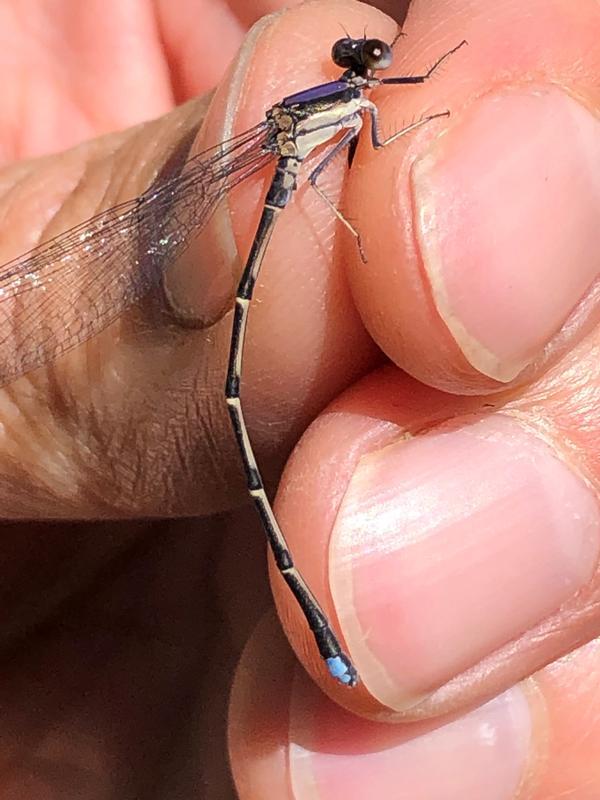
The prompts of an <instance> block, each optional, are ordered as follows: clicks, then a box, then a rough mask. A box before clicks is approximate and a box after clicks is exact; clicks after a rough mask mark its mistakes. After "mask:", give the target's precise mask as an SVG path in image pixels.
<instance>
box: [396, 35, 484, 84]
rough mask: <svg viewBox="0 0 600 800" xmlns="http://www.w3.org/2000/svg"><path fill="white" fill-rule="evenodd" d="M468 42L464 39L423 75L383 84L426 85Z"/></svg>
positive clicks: (408, 76)
mask: <svg viewBox="0 0 600 800" xmlns="http://www.w3.org/2000/svg"><path fill="white" fill-rule="evenodd" d="M467 44H468V42H467V40H466V39H463V40H462V42H460V44H457V45H456V47H453V48H452V50H448V52H447V53H444V55H443V56H440V57H439V58H438V60H437V61H436V62H435V63H434V64H432V65H431V67H429V69H428V70H427V72H425V73H423V75H405V76H404V77H399V78H383V79H382V80H381V83H384V84H405V85H406V84H412V83H425V81H427V80H429V78H431V76H432V75H433V73H434V72H435V71H436V69H438V67H439V66H441V65H442V64H443V63H444V61H446V59H447V58H450V56H453V55H454V53H456V51H457V50H460V48H461V47H464V46H465V45H467Z"/></svg>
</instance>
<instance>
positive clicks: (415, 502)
mask: <svg viewBox="0 0 600 800" xmlns="http://www.w3.org/2000/svg"><path fill="white" fill-rule="evenodd" d="M599 549H600V509H599V506H598V503H597V501H596V498H595V496H594V494H593V492H592V491H591V490H590V489H589V488H588V486H587V485H586V484H585V482H584V481H583V480H582V479H581V478H580V477H579V476H578V475H576V474H575V473H574V472H573V471H571V470H570V469H569V467H568V466H567V465H566V463H565V462H564V461H563V460H561V459H560V458H559V457H558V456H557V455H556V453H555V452H554V450H552V448H551V447H550V446H549V445H548V444H546V443H545V442H544V441H543V440H542V439H540V438H538V437H537V436H535V435H534V434H533V433H531V432H529V431H528V430H526V429H525V428H524V427H523V426H522V425H521V424H520V423H518V422H517V421H516V420H514V419H512V418H510V417H508V416H495V417H488V418H485V419H481V420H479V421H475V422H470V423H466V424H464V426H463V427H461V428H454V429H452V430H448V429H447V430H441V431H436V432H431V433H429V434H426V435H422V436H419V437H416V438H414V439H412V440H408V441H407V440H401V441H398V442H397V443H394V444H392V445H389V446H388V447H386V448H384V449H382V450H380V451H377V452H374V453H371V454H368V455H365V456H363V458H362V459H361V460H360V462H359V463H358V466H357V468H356V471H355V472H354V474H353V476H352V478H351V480H350V483H349V485H348V488H347V491H346V494H345V495H344V499H343V501H342V503H341V506H340V509H339V512H338V515H337V518H336V523H335V526H334V529H333V531H332V537H331V542H330V553H329V573H330V574H329V581H330V586H331V591H332V596H333V599H334V602H335V607H336V611H337V615H338V618H339V620H340V625H341V628H342V631H343V634H344V637H345V639H346V643H347V645H348V648H349V652H350V654H351V655H352V657H353V660H354V662H355V664H356V666H357V668H358V671H359V673H360V674H361V677H362V680H363V682H364V684H365V686H366V688H367V689H368V690H369V691H370V692H371V693H372V694H373V695H374V697H376V698H378V699H379V700H380V701H381V702H382V703H384V704H385V705H387V706H389V707H390V708H393V709H396V710H403V709H405V708H408V707H410V706H413V705H415V704H416V703H418V702H419V701H420V700H422V699H423V698H424V697H426V696H427V695H428V694H430V693H431V692H432V691H433V690H435V689H437V688H439V687H441V686H443V685H444V684H445V683H446V682H447V681H448V680H450V679H451V678H453V677H455V676H457V675H459V674H460V673H461V672H463V671H464V670H465V669H467V668H468V667H472V666H474V665H476V664H477V663H478V662H479V661H481V659H482V658H484V657H485V656H487V655H489V654H491V653H493V652H494V651H496V650H497V649H498V648H500V647H502V646H503V645H505V644H507V643H508V642H510V641H512V640H514V639H516V638H518V637H519V636H520V635H522V634H523V633H524V632H526V631H528V630H530V629H532V628H533V627H535V626H536V625H537V624H539V623H541V622H542V621H543V620H544V619H546V617H548V616H549V615H550V614H552V613H553V612H555V611H556V610H558V608H559V607H560V605H561V604H562V603H563V602H564V601H565V600H567V599H568V598H570V597H571V596H572V595H573V594H574V593H575V592H576V591H577V590H578V589H579V588H580V587H581V586H583V585H584V584H586V583H587V582H588V581H589V580H590V579H591V577H592V575H593V574H594V572H595V570H596V563H597V560H598V554H599Z"/></svg>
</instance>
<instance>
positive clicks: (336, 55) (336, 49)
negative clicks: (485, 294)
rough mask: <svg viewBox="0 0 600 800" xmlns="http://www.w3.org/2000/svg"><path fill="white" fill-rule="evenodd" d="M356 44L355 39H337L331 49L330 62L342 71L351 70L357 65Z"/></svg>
mask: <svg viewBox="0 0 600 800" xmlns="http://www.w3.org/2000/svg"><path fill="white" fill-rule="evenodd" d="M356 51H357V42H356V39H350V38H349V37H345V38H344V39H338V40H337V42H336V43H335V44H334V45H333V47H332V48H331V60H332V61H333V63H334V64H337V65H338V67H342V69H351V68H353V67H355V66H356V63H357V52H356Z"/></svg>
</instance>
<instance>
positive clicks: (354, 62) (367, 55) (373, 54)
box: [331, 36, 392, 75]
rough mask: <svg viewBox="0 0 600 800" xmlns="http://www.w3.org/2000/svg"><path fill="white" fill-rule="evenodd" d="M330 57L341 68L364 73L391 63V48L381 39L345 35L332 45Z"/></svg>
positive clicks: (386, 66)
mask: <svg viewBox="0 0 600 800" xmlns="http://www.w3.org/2000/svg"><path fill="white" fill-rule="evenodd" d="M331 58H332V59H333V62H334V64H337V65H338V67H342V69H350V70H352V72H354V73H356V74H357V75H365V74H366V73H367V72H373V71H375V70H379V69H387V68H388V67H389V66H390V64H391V63H392V48H391V47H390V46H389V44H386V43H385V42H383V41H381V39H365V38H363V39H351V38H350V37H349V36H346V37H345V38H343V39H338V41H337V42H336V43H335V44H334V45H333V47H332V48H331Z"/></svg>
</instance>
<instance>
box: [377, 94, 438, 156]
mask: <svg viewBox="0 0 600 800" xmlns="http://www.w3.org/2000/svg"><path fill="white" fill-rule="evenodd" d="M364 107H365V109H367V110H368V111H369V113H370V114H371V142H372V144H373V147H374V148H375V149H376V150H378V149H379V148H380V147H387V145H388V144H391V143H392V142H395V141H396V139H399V138H400V137H401V136H405V135H406V134H407V133H410V132H411V131H414V130H416V129H417V128H420V127H421V126H422V125H427V123H428V122H431V121H432V120H434V119H439V118H440V117H449V116H450V112H449V111H440V112H438V113H437V114H429V115H428V116H426V117H423V118H422V119H420V120H417V122H413V123H412V124H410V125H407V126H406V127H404V128H401V129H400V130H399V131H396V133H394V134H392V135H391V136H388V138H387V139H380V138H379V109H378V108H377V106H376V105H375V103H370V102H368V101H365V104H364Z"/></svg>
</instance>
